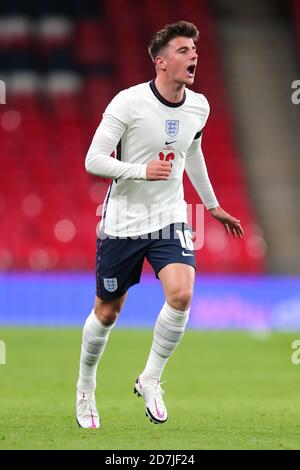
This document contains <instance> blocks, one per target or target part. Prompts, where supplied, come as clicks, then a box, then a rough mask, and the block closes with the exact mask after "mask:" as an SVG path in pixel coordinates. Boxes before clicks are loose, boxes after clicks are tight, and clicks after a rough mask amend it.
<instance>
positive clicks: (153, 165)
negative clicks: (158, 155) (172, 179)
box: [146, 160, 172, 181]
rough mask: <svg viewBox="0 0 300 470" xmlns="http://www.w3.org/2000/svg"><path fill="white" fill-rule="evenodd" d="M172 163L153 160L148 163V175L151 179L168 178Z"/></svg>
mask: <svg viewBox="0 0 300 470" xmlns="http://www.w3.org/2000/svg"><path fill="white" fill-rule="evenodd" d="M171 169H172V163H171V162H164V161H162V160H152V161H151V162H149V163H148V164H147V170H146V177H147V180H149V181H154V180H167V179H169V176H170V174H171Z"/></svg>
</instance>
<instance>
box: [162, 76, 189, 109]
mask: <svg viewBox="0 0 300 470" xmlns="http://www.w3.org/2000/svg"><path fill="white" fill-rule="evenodd" d="M155 86H156V88H157V90H158V92H159V94H160V95H161V96H162V97H163V98H165V100H167V101H169V102H170V103H180V102H181V101H182V99H183V96H184V88H185V86H184V84H182V85H181V84H178V83H174V82H173V83H170V82H164V80H162V79H161V78H160V77H156V79H155Z"/></svg>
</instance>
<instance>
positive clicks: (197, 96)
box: [186, 88, 210, 114]
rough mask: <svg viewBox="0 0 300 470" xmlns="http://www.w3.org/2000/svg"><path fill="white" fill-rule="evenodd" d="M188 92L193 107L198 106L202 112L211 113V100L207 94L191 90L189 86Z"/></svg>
mask: <svg viewBox="0 0 300 470" xmlns="http://www.w3.org/2000/svg"><path fill="white" fill-rule="evenodd" d="M186 94H187V98H188V101H189V103H190V104H191V105H192V106H193V107H196V108H197V109H199V111H201V112H202V113H203V112H206V113H207V114H208V113H209V111H210V106H209V102H208V100H207V98H206V96H204V95H203V94H202V93H197V92H195V91H193V90H190V89H189V88H186Z"/></svg>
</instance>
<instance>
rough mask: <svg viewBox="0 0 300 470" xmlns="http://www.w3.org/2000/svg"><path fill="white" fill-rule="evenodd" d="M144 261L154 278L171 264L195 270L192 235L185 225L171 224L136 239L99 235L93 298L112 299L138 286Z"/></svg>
mask: <svg viewBox="0 0 300 470" xmlns="http://www.w3.org/2000/svg"><path fill="white" fill-rule="evenodd" d="M145 258H147V260H148V261H149V263H150V264H151V266H152V267H153V270H154V272H155V275H156V277H158V273H159V271H160V270H161V269H162V268H164V267H165V266H166V265H167V264H171V263H183V264H188V265H190V266H193V267H194V268H195V269H196V262H195V256H194V247H193V241H192V232H191V230H190V228H189V227H188V225H186V224H185V223H175V224H171V225H169V226H167V227H165V228H163V229H161V230H159V231H157V232H152V233H149V234H145V235H140V236H139V237H111V236H108V235H105V234H102V237H101V238H98V239H97V255H96V281H97V288H96V294H97V296H98V297H100V298H101V299H102V300H112V299H116V298H118V297H121V296H122V295H124V294H125V293H126V292H127V290H128V289H129V287H130V286H132V285H134V284H138V283H139V282H140V277H141V273H142V268H143V263H144V259H145Z"/></svg>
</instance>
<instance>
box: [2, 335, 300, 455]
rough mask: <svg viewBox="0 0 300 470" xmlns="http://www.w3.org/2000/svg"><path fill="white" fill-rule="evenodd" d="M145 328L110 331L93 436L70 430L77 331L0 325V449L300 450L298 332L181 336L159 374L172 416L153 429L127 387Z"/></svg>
mask: <svg viewBox="0 0 300 470" xmlns="http://www.w3.org/2000/svg"><path fill="white" fill-rule="evenodd" d="M151 338H152V331H150V330H126V329H117V328H116V329H115V330H114V331H113V332H112V334H111V336H110V341H109V343H108V347H107V350H106V351H105V353H104V355H103V358H102V362H101V365H100V368H99V370H98V388H97V403H98V408H99V411H100V414H101V418H102V426H101V428H100V429H99V430H96V431H92V430H85V429H80V428H78V427H77V425H76V422H75V416H74V401H75V383H76V380H77V370H78V361H79V351H80V344H81V330H80V329H29V328H24V329H22V328H18V329H12V328H11V329H9V328H2V329H1V331H0V339H1V340H2V341H5V344H6V352H7V364H6V365H0V384H1V409H0V449H106V450H108V449H109V450H111V449H116V450H117V449H118V450H120V449H131V450H136V449H148V450H154V449H170V450H171V449H187V450H188V449H193V450H198V449H299V448H300V426H299V423H300V399H299V398H300V395H299V385H300V365H298V366H297V365H293V364H292V362H291V354H292V352H293V350H292V348H291V343H292V341H293V340H295V339H300V333H293V334H279V333H272V334H270V335H266V336H259V335H254V334H250V333H246V332H228V331H226V332H206V331H202V332H199V331H191V330H189V331H187V332H186V335H185V336H184V338H183V340H182V343H181V344H180V346H179V347H178V349H177V351H176V352H175V354H174V356H173V357H172V358H171V359H170V361H169V363H168V365H167V368H166V371H165V374H164V377H163V379H164V380H167V383H166V384H165V385H164V388H165V390H166V395H165V399H166V404H167V407H168V411H169V419H168V421H167V422H166V423H165V424H163V425H154V424H153V423H151V422H150V421H149V420H148V419H147V418H146V417H145V413H144V401H143V399H142V398H137V397H136V395H134V394H133V383H134V381H135V379H136V376H137V374H138V373H139V372H140V371H141V370H142V368H143V365H144V363H145V360H146V357H147V355H148V351H149V347H150V343H151Z"/></svg>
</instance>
